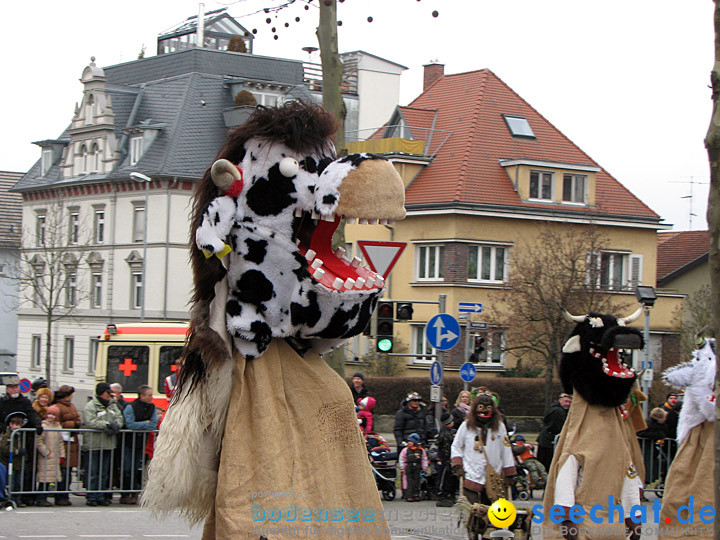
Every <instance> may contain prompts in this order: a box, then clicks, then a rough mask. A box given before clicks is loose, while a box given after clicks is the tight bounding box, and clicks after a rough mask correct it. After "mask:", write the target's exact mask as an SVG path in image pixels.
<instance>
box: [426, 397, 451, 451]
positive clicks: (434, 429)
mask: <svg viewBox="0 0 720 540" xmlns="http://www.w3.org/2000/svg"><path fill="white" fill-rule="evenodd" d="M447 407H448V398H446V397H445V396H443V397H442V399H441V400H440V418H442V415H443V414H445V413H446V412H449V411H448V408H447ZM436 409H437V407H436V404H435V403H431V404H430V406H429V407H428V408H427V416H426V417H425V428H426V434H425V440H429V439H431V438H433V437H435V435H437V433H438V425H437V423H436V422H435V411H436Z"/></svg>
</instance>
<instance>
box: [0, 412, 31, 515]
mask: <svg viewBox="0 0 720 540" xmlns="http://www.w3.org/2000/svg"><path fill="white" fill-rule="evenodd" d="M3 420H4V424H6V425H7V428H5V431H3V433H2V435H0V505H2V506H7V503H8V502H9V501H8V500H7V499H6V498H5V493H6V489H7V479H8V467H9V466H10V437H12V434H13V431H15V430H18V429H20V428H21V427H23V426H24V425H25V422H27V416H26V415H25V413H23V412H14V413H10V414H9V415H7V417H5V418H4V419H3ZM13 444H15V442H14V441H13ZM13 453H14V456H13V473H14V474H13V486H12V490H11V491H13V492H17V491H20V471H21V469H22V464H23V460H25V458H26V456H27V450H26V449H25V448H14V449H13ZM26 468H27V467H26ZM15 503H16V504H17V505H18V506H20V507H25V506H27V504H26V503H25V502H23V500H22V498H20V499H17V498H16V499H15Z"/></svg>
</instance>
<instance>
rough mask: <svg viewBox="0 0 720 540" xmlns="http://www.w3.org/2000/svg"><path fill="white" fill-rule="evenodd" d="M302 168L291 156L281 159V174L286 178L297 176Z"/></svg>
mask: <svg viewBox="0 0 720 540" xmlns="http://www.w3.org/2000/svg"><path fill="white" fill-rule="evenodd" d="M298 170H300V165H299V164H298V162H297V160H295V159H293V158H291V157H284V158H282V159H281V160H280V174H282V175H283V176H284V177H285V178H291V177H293V176H295V175H296V174H297V173H298Z"/></svg>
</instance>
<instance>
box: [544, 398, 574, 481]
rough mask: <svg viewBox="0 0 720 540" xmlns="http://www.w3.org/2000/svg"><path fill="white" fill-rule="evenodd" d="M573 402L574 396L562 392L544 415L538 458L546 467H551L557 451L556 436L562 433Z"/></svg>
mask: <svg viewBox="0 0 720 540" xmlns="http://www.w3.org/2000/svg"><path fill="white" fill-rule="evenodd" d="M571 403H572V396H571V395H570V394H565V393H563V394H560V397H559V398H558V400H557V401H556V402H555V403H553V404H552V405H550V407H549V408H548V410H547V411H546V412H545V416H544V417H543V427H542V429H541V430H540V434H539V435H538V451H537V459H538V461H539V462H540V463H542V464H543V466H544V467H545V469H550V463H551V462H552V458H553V454H554V453H555V437H556V436H557V435H559V434H560V432H561V431H562V428H563V425H565V419H566V418H567V413H568V409H569V408H570V404H571Z"/></svg>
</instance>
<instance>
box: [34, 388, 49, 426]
mask: <svg viewBox="0 0 720 540" xmlns="http://www.w3.org/2000/svg"><path fill="white" fill-rule="evenodd" d="M52 400H53V391H52V390H50V389H49V388H38V390H37V392H35V401H33V402H32V408H33V409H34V410H35V412H36V413H37V414H38V417H39V418H40V421H41V422H42V421H43V420H45V413H46V412H47V409H48V407H49V406H50V405H52Z"/></svg>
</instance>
